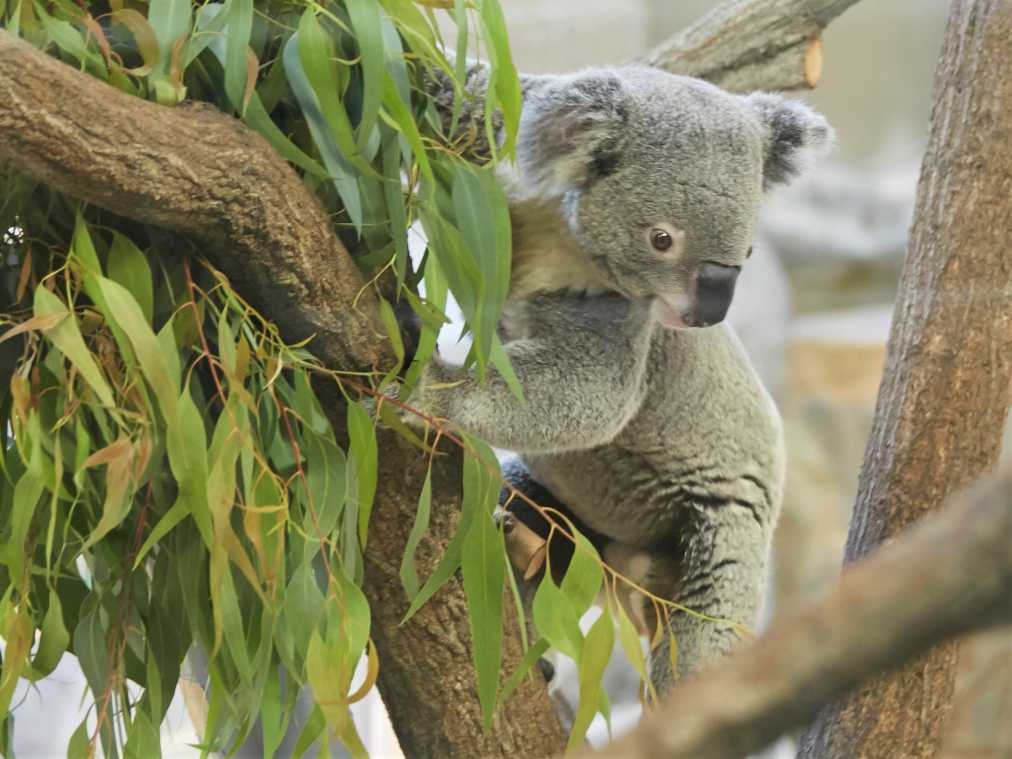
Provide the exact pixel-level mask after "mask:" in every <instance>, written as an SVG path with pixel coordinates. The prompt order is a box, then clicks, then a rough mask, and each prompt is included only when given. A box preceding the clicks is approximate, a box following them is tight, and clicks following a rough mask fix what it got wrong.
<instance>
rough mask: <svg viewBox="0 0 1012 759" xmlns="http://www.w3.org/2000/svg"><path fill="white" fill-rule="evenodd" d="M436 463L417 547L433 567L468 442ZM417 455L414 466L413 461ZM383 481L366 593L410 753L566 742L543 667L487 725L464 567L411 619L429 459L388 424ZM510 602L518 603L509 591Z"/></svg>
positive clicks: (500, 750)
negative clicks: (412, 570)
mask: <svg viewBox="0 0 1012 759" xmlns="http://www.w3.org/2000/svg"><path fill="white" fill-rule="evenodd" d="M442 448H446V449H447V451H446V453H443V454H442V455H438V456H436V458H435V460H434V461H433V467H432V493H433V502H432V512H431V514H432V518H431V522H430V529H429V536H428V537H426V538H425V539H424V540H423V541H422V543H421V544H420V546H419V550H418V569H419V575H420V576H421V577H426V576H428V574H429V573H430V572H431V571H432V570H433V569H434V568H435V566H436V564H437V562H438V561H439V559H440V557H441V556H442V555H443V552H444V551H445V550H446V537H447V536H450V535H452V534H453V533H454V531H455V530H456V525H457V521H458V518H459V516H460V451H459V450H456V449H451V448H449V447H448V446H442ZM406 461H410V462H413V463H411V464H408V465H407V466H405V464H404V462H406ZM379 462H380V472H379V491H378V492H377V494H376V496H377V497H376V506H375V510H374V511H373V514H372V519H371V520H370V527H369V543H368V546H367V548H366V555H365V559H366V569H365V586H364V589H365V593H366V596H367V597H368V598H369V599H370V601H371V603H372V617H373V627H372V635H373V639H374V640H375V642H376V647H377V649H378V650H380V651H383V652H384V653H383V660H382V666H381V667H380V670H379V689H380V694H381V695H382V696H383V701H384V703H385V704H386V705H387V709H388V711H389V712H390V719H391V722H392V723H393V726H394V731H395V732H396V733H397V739H398V740H399V741H400V744H401V748H402V749H403V751H404V754H405V755H406V756H408V757H410V759H444V758H445V757H469V758H470V757H482V758H483V759H484V758H485V757H489V758H490V759H491V758H492V757H502V758H503V759H507V758H508V759H516V758H517V757H548V756H552V755H553V754H555V753H558V752H559V751H561V749H562V747H563V746H565V743H566V740H565V734H564V733H563V731H562V728H561V726H560V725H559V720H558V718H557V717H556V714H555V710H554V709H553V707H552V704H551V702H550V701H549V699H548V690H547V689H546V688H545V681H544V677H543V676H542V675H541V671H540V670H539V669H538V668H537V667H534V668H533V670H532V671H531V676H530V677H528V678H526V679H525V680H524V682H523V683H522V684H521V685H520V686H519V687H518V688H517V690H516V692H515V693H514V694H513V696H512V697H511V698H510V700H509V708H507V709H500V710H499V712H498V713H497V715H496V717H495V719H494V720H493V724H492V729H491V730H490V731H489V732H488V733H487V734H486V733H483V732H482V729H481V719H480V717H478V716H477V711H478V696H477V682H478V679H477V674H476V672H475V669H474V658H473V651H472V642H471V635H470V632H469V628H468V619H467V604H466V602H465V601H464V586H463V583H462V582H461V580H460V576H459V575H457V576H454V577H453V578H451V580H450V581H449V582H448V583H447V585H446V586H445V587H443V588H442V589H441V590H440V591H439V592H438V593H437V594H436V595H435V596H434V597H433V598H432V599H431V600H430V601H429V602H428V603H427V604H425V606H423V607H422V608H421V609H419V611H418V613H417V614H415V615H414V616H413V617H412V618H411V620H410V621H409V622H407V623H406V624H403V625H402V624H401V620H402V619H403V618H404V613H405V612H406V611H407V610H408V604H407V598H406V596H405V593H404V589H403V587H402V586H401V581H400V577H399V574H398V573H399V569H400V564H401V555H402V554H403V553H404V547H405V545H406V544H407V540H408V533H409V532H410V530H411V525H412V523H413V522H414V518H415V510H416V507H417V500H418V493H419V492H420V490H421V486H422V482H423V480H424V478H425V471H426V461H425V459H424V458H420V457H418V456H417V449H413V448H412V446H411V445H410V444H409V443H407V442H406V441H404V440H403V439H402V438H400V437H399V436H398V435H396V434H395V433H393V432H391V431H388V430H381V431H380V433H379ZM503 605H504V611H506V612H508V611H509V610H511V609H512V608H513V601H512V598H511V597H510V598H504V599H503ZM504 617H505V619H506V625H507V627H506V629H505V630H504V631H503V633H504V634H503V664H502V667H503V671H504V672H507V673H510V672H513V671H514V670H515V669H516V668H517V666H518V665H519V663H520V660H521V658H522V657H523V651H522V650H521V647H520V631H519V629H518V627H517V620H516V617H515V615H513V614H509V613H507V614H504Z"/></svg>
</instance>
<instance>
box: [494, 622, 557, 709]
mask: <svg viewBox="0 0 1012 759" xmlns="http://www.w3.org/2000/svg"><path fill="white" fill-rule="evenodd" d="M549 648H551V646H550V644H549V643H548V641H547V640H545V639H544V638H541V639H540V640H538V641H537V642H536V643H534V645H532V646H531V647H530V648H528V649H527V651H525V652H524V658H523V659H521V660H520V664H518V665H517V668H516V670H515V671H514V672H513V674H511V675H510V676H509V677H508V678H507V679H506V682H505V683H504V684H503V687H502V690H501V691H500V692H499V703H500V704H505V703H506V701H507V700H508V699H509V697H510V696H512V695H513V691H515V690H516V689H517V686H518V685H520V681H521V680H523V679H524V676H525V675H526V674H527V673H528V672H530V671H531V668H533V667H534V665H535V664H537V663H538V660H539V659H540V658H541V657H542V656H544V655H545V654H546V653H548V649H549Z"/></svg>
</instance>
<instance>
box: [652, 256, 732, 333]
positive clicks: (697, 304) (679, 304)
mask: <svg viewBox="0 0 1012 759" xmlns="http://www.w3.org/2000/svg"><path fill="white" fill-rule="evenodd" d="M740 271H741V267H740V266H728V265H726V264H719V263H716V262H715V261H704V262H703V263H702V264H701V265H700V267H699V270H698V271H697V272H696V276H695V282H694V283H693V287H692V291H693V292H692V296H691V297H689V296H686V295H682V294H679V295H676V296H674V297H670V296H669V297H665V296H659V297H658V298H657V299H656V300H655V301H654V307H653V310H654V316H655V317H656V319H657V321H659V322H660V323H661V324H662V325H663V326H664V327H666V328H667V329H691V328H693V327H711V326H713V325H714V324H719V323H720V322H722V321H724V317H725V316H727V310H728V309H729V308H730V307H731V299H732V297H733V296H734V285H735V281H736V280H737V278H738V272H740Z"/></svg>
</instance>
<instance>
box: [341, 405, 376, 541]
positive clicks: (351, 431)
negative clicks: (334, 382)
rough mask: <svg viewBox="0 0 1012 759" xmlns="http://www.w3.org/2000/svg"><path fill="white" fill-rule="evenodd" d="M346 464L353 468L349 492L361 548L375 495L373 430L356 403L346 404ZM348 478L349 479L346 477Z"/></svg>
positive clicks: (368, 418)
mask: <svg viewBox="0 0 1012 759" xmlns="http://www.w3.org/2000/svg"><path fill="white" fill-rule="evenodd" d="M348 439H349V444H348V465H349V467H352V468H353V469H354V471H355V480H354V482H355V485H356V488H355V492H353V493H349V497H350V498H354V499H355V508H356V509H357V511H358V540H359V544H360V545H361V546H362V550H365V546H366V538H367V536H368V531H369V516H370V514H372V504H373V499H374V497H375V495H376V473H377V466H378V462H377V452H376V430H375V429H374V428H373V423H372V418H371V417H370V416H369V412H368V411H366V410H365V409H364V408H362V406H361V405H359V404H358V403H349V404H348ZM349 482H350V480H349Z"/></svg>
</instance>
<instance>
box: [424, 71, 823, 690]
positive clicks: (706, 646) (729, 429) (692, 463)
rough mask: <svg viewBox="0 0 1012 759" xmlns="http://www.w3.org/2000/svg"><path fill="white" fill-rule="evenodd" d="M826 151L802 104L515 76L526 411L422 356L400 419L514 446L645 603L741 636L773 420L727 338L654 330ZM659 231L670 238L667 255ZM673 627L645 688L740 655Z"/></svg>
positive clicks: (779, 475) (499, 388) (703, 634)
mask: <svg viewBox="0 0 1012 759" xmlns="http://www.w3.org/2000/svg"><path fill="white" fill-rule="evenodd" d="M785 125H786V126H785ZM829 138H830V131H829V127H828V125H827V124H826V122H825V121H824V120H823V119H822V117H821V116H818V115H817V114H814V113H813V112H811V111H810V110H808V109H807V108H805V107H804V106H802V105H799V104H796V103H789V102H787V101H784V100H782V99H780V98H778V97H777V96H773V95H766V94H763V95H756V96H752V97H748V98H746V97H739V96H735V95H731V94H728V93H726V92H724V91H722V90H719V89H717V88H716V87H713V86H711V85H709V84H706V83H705V82H701V81H698V80H693V79H688V78H684V77H678V76H674V75H671V74H667V73H664V72H660V71H657V70H653V69H645V68H639V67H622V68H614V69H606V70H592V71H588V72H584V73H581V74H577V75H573V76H560V77H539V78H538V79H537V80H531V81H528V86H527V87H526V90H525V102H524V111H523V117H522V120H521V134H520V137H519V142H518V149H517V165H516V167H515V172H514V173H513V174H504V177H503V179H504V182H505V184H506V186H507V189H508V191H509V193H510V197H511V199H512V206H511V211H512V217H513V223H514V261H513V275H512V278H511V286H510V294H509V297H508V299H507V303H506V307H505V310H504V313H503V318H502V321H501V323H500V334H501V337H502V339H503V343H504V345H505V347H506V351H507V353H508V354H509V356H510V359H511V361H512V365H513V368H514V370H515V371H516V373H517V376H518V377H519V379H520V382H521V384H522V385H523V387H524V391H525V394H526V399H527V402H526V404H522V403H520V402H518V401H517V400H516V399H515V398H514V397H513V396H512V394H511V393H510V391H509V390H508V388H507V387H506V384H505V382H504V381H503V380H502V378H500V377H498V376H496V375H495V374H493V375H492V376H491V378H490V379H489V380H488V382H487V383H485V384H479V383H478V382H477V381H476V380H475V379H474V378H473V377H471V376H470V375H469V374H468V373H467V372H465V371H464V370H463V369H461V368H458V367H453V366H449V365H446V364H443V363H441V362H439V361H438V360H434V361H433V362H432V363H431V364H430V366H429V368H428V369H427V370H426V373H425V375H424V376H423V381H422V383H421V384H420V387H419V389H418V390H417V391H416V395H414V396H413V397H412V398H411V399H410V400H409V403H410V404H411V405H413V406H417V407H420V408H422V409H423V410H425V411H428V412H430V413H433V414H435V415H437V416H441V417H445V418H447V419H449V420H451V421H452V422H453V423H454V424H456V425H459V426H460V427H461V428H463V429H465V430H466V431H468V432H470V433H473V434H477V435H479V436H481V437H483V438H484V439H486V440H487V441H488V442H489V443H491V444H492V445H494V446H497V447H500V448H506V449H509V450H512V451H515V452H517V453H518V454H519V455H520V457H521V460H522V462H523V464H524V465H526V468H527V469H528V470H529V473H530V475H531V476H532V477H533V478H534V479H535V480H536V481H537V482H539V483H541V484H543V485H544V486H545V487H547V488H548V489H549V490H550V491H551V492H552V493H553V494H554V495H555V496H556V497H557V498H558V499H559V500H561V501H562V503H564V504H565V505H566V506H567V507H568V508H569V509H570V510H571V511H572V513H573V514H574V515H575V516H576V517H577V518H578V519H579V520H580V521H581V522H582V523H584V524H585V525H587V526H588V527H589V528H590V529H592V530H594V531H595V532H597V533H599V534H600V536H602V538H603V540H604V543H605V544H604V551H603V553H604V556H605V558H606V560H609V559H612V558H613V559H614V560H615V561H618V562H620V563H621V564H622V566H623V567H625V568H627V569H628V570H629V571H631V572H634V573H635V574H636V575H637V576H636V577H634V578H633V579H635V580H637V581H640V582H642V583H643V584H645V587H647V588H648V589H649V590H650V591H652V592H653V593H656V594H657V595H659V596H662V597H664V598H668V599H671V600H673V601H675V602H677V603H679V604H683V605H685V606H687V607H689V608H691V609H694V610H697V611H699V612H701V613H703V614H706V615H708V616H710V617H716V618H720V619H723V620H729V621H730V622H732V623H734V624H737V625H744V626H746V627H747V626H750V625H752V624H753V623H754V621H755V616H756V612H757V609H758V605H759V601H760V596H761V590H762V587H763V585H764V581H765V571H766V558H767V554H768V551H769V543H770V538H771V533H772V530H773V526H774V523H775V521H776V517H777V511H778V508H779V505H780V499H781V488H782V483H783V469H784V461H783V442H782V439H781V429H780V420H779V416H778V414H777V412H776V409H775V407H774V405H773V403H772V401H771V400H770V398H769V396H768V394H767V393H766V391H765V390H764V389H763V387H762V385H761V383H760V382H759V380H758V378H757V376H756V374H755V372H754V371H753V370H752V368H751V366H750V364H749V362H748V359H747V358H746V357H745V354H744V352H743V351H742V348H741V346H740V345H739V343H738V341H737V339H736V338H735V337H734V335H733V334H732V333H731V332H730V330H729V329H727V328H726V327H725V326H723V325H719V326H716V327H712V328H709V329H669V328H666V327H665V326H664V325H665V324H668V325H669V326H670V323H672V322H678V321H679V319H680V317H678V314H680V313H686V314H688V313H690V312H691V311H692V308H693V301H694V299H695V298H697V297H701V296H698V295H697V290H699V288H698V287H697V285H698V282H697V279H698V277H699V276H700V275H699V272H700V267H701V265H702V264H703V263H706V262H708V263H709V264H711V265H712V264H718V265H720V266H723V267H737V266H740V265H741V264H742V263H743V262H744V260H745V258H746V256H747V254H748V252H749V249H750V246H751V241H752V234H753V229H754V226H755V223H756V218H757V215H758V211H759V204H760V202H761V200H762V196H763V192H764V188H765V187H768V186H770V185H771V184H775V183H776V182H779V181H783V180H784V179H786V178H788V177H789V176H790V175H791V173H792V172H793V171H794V170H795V169H796V168H797V166H799V165H800V162H801V157H802V156H804V154H806V153H810V152H813V151H817V150H818V149H819V148H820V147H821V146H823V145H824V144H825V143H826V142H828V140H829ZM656 227H660V228H663V229H665V230H669V231H670V233H671V236H672V238H673V240H674V244H673V246H672V247H671V249H670V250H668V251H666V252H664V253H663V254H661V253H659V252H658V251H657V250H655V249H654V248H653V247H651V244H650V236H649V235H650V230H651V229H652V228H656ZM665 304H666V305H665ZM662 322H663V323H662ZM448 382H449V383H453V382H457V383H458V384H455V385H453V386H452V387H443V388H439V389H436V388H433V387H432V386H433V385H434V384H441V383H448ZM643 618H644V619H646V620H647V622H648V623H649V622H650V621H651V620H652V613H651V612H650V611H649V607H644V608H643ZM671 624H672V630H673V632H674V633H675V635H676V638H677V640H678V645H679V653H680V655H679V667H678V669H679V671H678V672H677V673H672V672H671V671H670V667H668V666H667V661H668V654H667V650H666V646H667V643H666V641H665V643H664V644H663V645H662V648H661V649H660V650H658V651H655V652H654V653H653V655H652V656H651V678H652V679H653V681H654V683H655V685H656V686H657V688H658V691H659V692H660V693H661V694H663V693H665V692H667V690H669V689H670V687H671V686H672V684H673V682H674V679H675V678H676V677H679V676H684V675H687V674H690V673H692V672H695V671H697V670H698V669H699V668H701V667H703V666H704V665H706V664H707V663H708V662H710V661H712V660H713V659H714V658H715V657H717V656H719V655H721V654H722V653H724V652H725V651H727V649H728V648H729V647H731V646H732V645H733V644H734V642H735V640H736V634H735V632H734V630H733V627H732V626H731V625H728V624H724V623H714V622H706V621H701V620H700V619H699V618H697V617H693V616H690V615H688V614H685V613H675V614H673V615H672V623H671ZM665 638H666V636H665Z"/></svg>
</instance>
